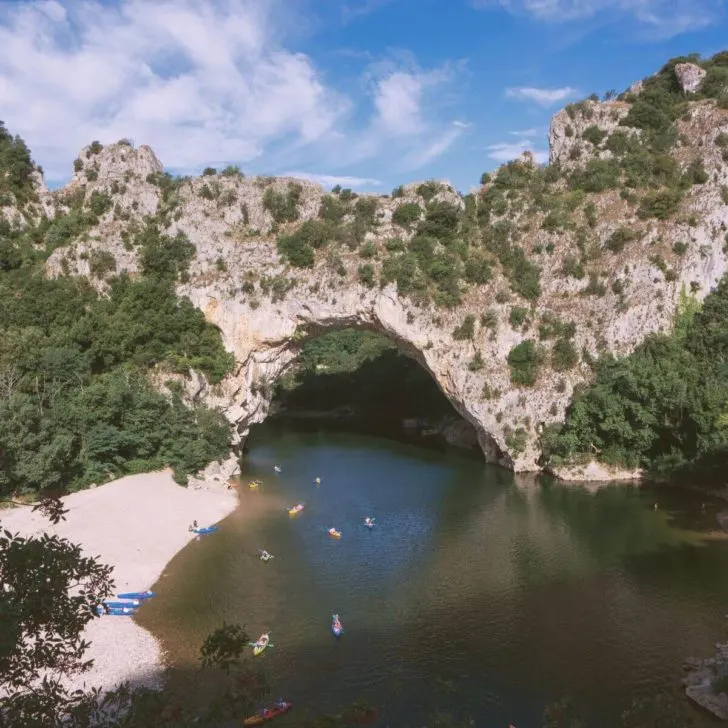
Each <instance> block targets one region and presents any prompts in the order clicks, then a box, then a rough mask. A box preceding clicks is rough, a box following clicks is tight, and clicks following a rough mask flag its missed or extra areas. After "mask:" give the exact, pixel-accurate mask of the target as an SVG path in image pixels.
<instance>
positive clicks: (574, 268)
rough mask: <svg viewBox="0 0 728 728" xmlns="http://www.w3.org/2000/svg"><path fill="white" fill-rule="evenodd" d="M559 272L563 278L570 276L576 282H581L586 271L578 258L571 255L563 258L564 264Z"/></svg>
mask: <svg viewBox="0 0 728 728" xmlns="http://www.w3.org/2000/svg"><path fill="white" fill-rule="evenodd" d="M561 272H562V273H563V274H564V275H565V276H571V277H572V278H576V279H577V280H581V279H582V278H583V277H584V276H585V275H586V271H585V270H584V266H583V265H582V264H581V262H580V261H579V259H578V258H576V257H575V256H573V255H566V256H564V262H563V264H562V267H561Z"/></svg>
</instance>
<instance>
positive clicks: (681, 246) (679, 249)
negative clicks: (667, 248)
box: [672, 241, 688, 255]
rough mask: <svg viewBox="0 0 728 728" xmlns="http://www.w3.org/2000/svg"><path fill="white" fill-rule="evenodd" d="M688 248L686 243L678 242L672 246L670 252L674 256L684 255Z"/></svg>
mask: <svg viewBox="0 0 728 728" xmlns="http://www.w3.org/2000/svg"><path fill="white" fill-rule="evenodd" d="M687 249H688V246H687V244H686V243H683V242H681V241H678V242H676V243H674V244H673V246H672V252H673V253H675V254H676V255H685V253H686V252H687Z"/></svg>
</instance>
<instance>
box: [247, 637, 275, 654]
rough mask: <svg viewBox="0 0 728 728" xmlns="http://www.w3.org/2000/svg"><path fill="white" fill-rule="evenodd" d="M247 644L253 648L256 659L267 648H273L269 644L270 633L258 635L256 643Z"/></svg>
mask: <svg viewBox="0 0 728 728" xmlns="http://www.w3.org/2000/svg"><path fill="white" fill-rule="evenodd" d="M249 644H250V646H251V647H252V648H253V656H254V657H257V656H258V655H262V654H263V653H264V652H265V651H266V649H267V648H268V647H273V645H272V644H271V643H270V633H268V632H266V633H265V634H262V635H260V637H258V639H257V641H255V642H250V643H249Z"/></svg>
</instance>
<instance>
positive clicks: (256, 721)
mask: <svg viewBox="0 0 728 728" xmlns="http://www.w3.org/2000/svg"><path fill="white" fill-rule="evenodd" d="M292 707H293V704H292V703H287V702H286V701H285V700H279V701H278V702H277V703H276V704H275V705H274V706H273V707H272V708H263V710H261V711H260V712H259V713H256V714H255V715H251V716H250V718H246V719H245V720H244V721H243V725H246V726H251V725H260V724H261V723H265V721H267V720H273V718H277V717H278V716H279V715H284V714H285V713H287V712H288V711H289V710H290V709H291V708H292Z"/></svg>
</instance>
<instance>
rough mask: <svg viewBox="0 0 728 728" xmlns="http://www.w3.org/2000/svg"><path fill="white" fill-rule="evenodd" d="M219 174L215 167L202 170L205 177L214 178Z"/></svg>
mask: <svg viewBox="0 0 728 728" xmlns="http://www.w3.org/2000/svg"><path fill="white" fill-rule="evenodd" d="M216 174H217V170H216V169H215V168H214V167H205V169H203V170H202V176H203V177H214V176H215V175H216Z"/></svg>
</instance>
